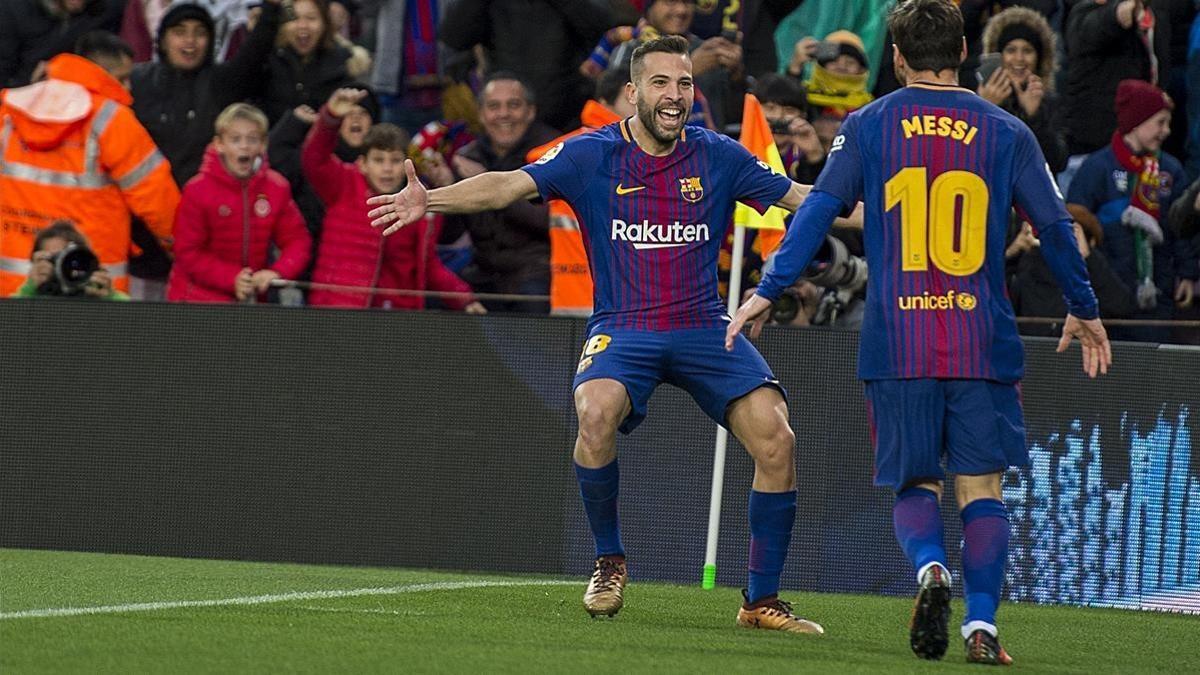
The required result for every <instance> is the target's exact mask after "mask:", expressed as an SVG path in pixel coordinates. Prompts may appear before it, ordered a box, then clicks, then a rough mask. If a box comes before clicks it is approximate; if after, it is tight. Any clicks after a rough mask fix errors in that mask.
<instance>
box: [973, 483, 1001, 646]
mask: <svg viewBox="0 0 1200 675" xmlns="http://www.w3.org/2000/svg"><path fill="white" fill-rule="evenodd" d="M962 523H963V547H962V566H963V595H964V596H965V598H966V601H967V615H966V617H965V618H964V619H963V626H962V636H963V638H964V639H965V638H967V637H970V635H971V633H973V632H975V631H976V630H979V629H983V630H985V631H987V632H988V633H991V635H992V636H993V637H994V636H995V635H996V608H997V607H998V606H999V605H1000V589H1001V587H1002V586H1003V585H1004V564H1005V563H1006V562H1007V560H1008V535H1009V527H1008V509H1007V508H1006V507H1005V505H1004V502H1002V501H1000V500H999V499H977V500H975V501H973V502H971V503H970V504H967V506H966V508H964V509H963V510H962Z"/></svg>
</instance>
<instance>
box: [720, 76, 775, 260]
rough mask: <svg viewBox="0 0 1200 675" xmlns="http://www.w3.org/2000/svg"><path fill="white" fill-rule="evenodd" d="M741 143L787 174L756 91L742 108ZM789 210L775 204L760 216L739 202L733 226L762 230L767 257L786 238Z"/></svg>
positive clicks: (760, 243) (760, 235)
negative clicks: (756, 96) (785, 228)
mask: <svg viewBox="0 0 1200 675" xmlns="http://www.w3.org/2000/svg"><path fill="white" fill-rule="evenodd" d="M738 140H739V142H740V143H741V144H742V145H743V146H745V148H746V149H747V150H749V151H750V154H752V155H754V156H755V157H757V158H758V159H759V160H761V161H763V162H766V163H767V165H768V166H770V167H771V170H772V171H774V172H775V173H778V174H785V175H786V174H787V172H786V171H785V170H784V168H783V158H782V157H780V155H779V148H777V147H775V137H774V136H772V135H771V125H769V124H767V118H766V115H764V114H763V109H762V104H760V103H759V102H758V99H757V98H755V96H754V95H753V94H746V102H745V104H744V106H743V108H742V133H741V138H739V139H738ZM786 217H787V211H784V210H783V209H781V208H779V207H778V206H772V207H771V208H769V209H767V212H766V214H764V215H761V216H760V215H758V212H757V211H755V210H754V209H752V208H750V207H749V206H746V205H745V204H741V203H739V204H738V205H737V207H736V208H735V209H734V212H733V223H734V225H742V226H744V227H748V228H752V229H756V230H762V231H761V232H759V233H758V239H757V242H756V243H757V245H758V248H759V249H760V253H761V254H762V257H763V258H764V259H765V258H766V257H767V256H768V255H770V254H771V252H773V251H774V250H775V249H776V248H777V247H778V246H779V242H781V241H783V233H784V227H783V221H784V219H785V218H786Z"/></svg>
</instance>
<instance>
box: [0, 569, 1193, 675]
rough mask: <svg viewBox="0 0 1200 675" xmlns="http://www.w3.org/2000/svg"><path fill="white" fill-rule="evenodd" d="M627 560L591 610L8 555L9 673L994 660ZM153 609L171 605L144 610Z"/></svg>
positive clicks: (416, 585) (1110, 666) (1083, 646)
mask: <svg viewBox="0 0 1200 675" xmlns="http://www.w3.org/2000/svg"><path fill="white" fill-rule="evenodd" d="M630 564H631V566H630V573H631V575H632V576H633V581H631V583H630V586H629V589H628V591H627V596H626V607H625V609H624V610H623V611H622V612H621V614H620V615H619V616H617V617H616V618H615V619H611V620H609V619H590V618H589V617H588V616H587V615H586V614H585V613H584V611H583V608H582V605H581V604H580V597H581V596H582V593H583V584H584V581H583V579H582V577H581V578H579V579H571V580H555V579H549V578H537V577H528V576H526V577H516V576H502V575H495V574H470V573H447V572H433V571H424V570H410V569H379V568H347V567H321V566H305V565H278V564H263V563H245V562H226V561H215V560H188V559H175V558H150V557H140V556H124V555H101V554H87V553H66V552H52V551H22V550H12V549H0V673H5V674H8V673H36V672H88V673H96V672H112V673H116V672H120V673H127V672H155V673H165V672H171V673H177V672H314V673H317V672H319V673H327V672H355V673H360V672H404V673H421V672H453V673H462V672H466V673H480V674H482V673H497V672H512V673H529V672H563V673H576V672H656V673H675V672H681V673H682V672H686V673H749V672H814V673H830V672H833V673H841V672H887V673H892V672H939V673H940V672H946V673H949V672H977V673H978V672H979V671H980V669H981V668H983V667H982V666H969V665H967V664H965V663H964V662H963V655H962V647H961V642H960V641H952V642H951V648H950V651H949V652H948V653H947V656H946V659H945V660H944V661H942V662H940V663H928V662H921V661H918V660H917V659H916V658H915V657H913V655H912V654H911V652H909V649H908V633H907V628H906V626H907V620H908V613H909V609H910V604H911V603H910V601H909V600H907V599H904V598H884V597H874V596H861V595H839V594H815V593H797V592H791V593H787V592H785V593H784V598H785V599H789V600H792V601H794V603H795V605H796V607H797V608H798V610H799V613H800V614H801V615H803V616H807V617H810V618H812V619H815V620H817V621H820V622H821V623H822V624H824V626H825V629H826V631H827V634H826V635H825V636H824V637H812V636H805V635H781V634H777V633H768V632H760V631H751V630H746V629H741V628H737V627H735V626H734V623H733V622H734V615H735V614H736V611H737V607H738V603H739V601H740V595H739V593H738V590H737V589H734V588H717V589H716V590H711V591H705V590H701V589H700V587H699V584H697V585H695V586H674V585H668V584H659V583H641V582H638V581H637V579H636V574H637V566H636V560H632V559H631V561H630ZM205 601H207V602H205ZM143 603H157V604H150V605H149V608H147V607H143V608H141V609H138V608H136V607H131V605H138V604H143ZM64 608H65V610H64ZM87 608H92V609H91V610H88V611H94V610H95V609H96V608H99V611H96V612H95V613H79V611H77V610H84V609H87ZM39 610H63V611H57V612H49V611H39ZM961 613H962V605H961V603H957V602H956V604H955V606H954V617H955V618H956V619H957V618H960V617H961V616H962V614H961ZM47 614H49V615H47ZM1000 619H1001V631H1002V632H1001V637H1002V639H1003V642H1004V645H1005V647H1006V648H1007V649H1008V651H1009V653H1011V654H1012V655H1013V658H1014V659H1015V660H1016V665H1015V667H1016V668H1017V669H1020V670H1024V671H1033V672H1054V673H1067V672H1075V673H1132V672H1183V671H1189V670H1194V669H1195V667H1196V665H1195V658H1196V656H1195V644H1196V636H1197V635H1200V618H1197V617H1191V616H1180V615H1165V614H1156V613H1147V612H1132V611H1122V610H1099V609H1080V608H1070V607H1040V606H1030V605H1014V604H1005V605H1004V606H1003V607H1002V608H1001V615H1000Z"/></svg>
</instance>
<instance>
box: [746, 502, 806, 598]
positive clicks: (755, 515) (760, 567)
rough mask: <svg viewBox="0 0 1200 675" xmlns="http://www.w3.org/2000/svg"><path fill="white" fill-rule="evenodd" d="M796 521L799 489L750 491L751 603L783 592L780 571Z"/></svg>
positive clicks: (747, 596)
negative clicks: (780, 590) (780, 585)
mask: <svg viewBox="0 0 1200 675" xmlns="http://www.w3.org/2000/svg"><path fill="white" fill-rule="evenodd" d="M795 522H796V491H795V490H790V491H788V492H759V491H757V490H751V491H750V583H749V586H748V588H747V589H746V599H747V600H748V601H749V603H750V604H753V603H755V602H758V601H759V600H761V599H763V598H767V597H770V596H772V595H777V594H778V593H779V575H780V574H782V573H783V561H784V560H785V559H786V558H787V552H788V544H790V543H791V541H792V525H793V524H794V523H795Z"/></svg>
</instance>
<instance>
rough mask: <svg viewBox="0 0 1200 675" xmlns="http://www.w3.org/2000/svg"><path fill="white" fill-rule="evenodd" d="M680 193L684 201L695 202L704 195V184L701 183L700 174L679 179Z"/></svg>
mask: <svg viewBox="0 0 1200 675" xmlns="http://www.w3.org/2000/svg"><path fill="white" fill-rule="evenodd" d="M679 194H680V195H682V196H683V201H685V202H689V203H691V204H695V203H696V202H698V201H700V199H701V198H703V197H704V186H703V185H701V184H700V177H699V176H691V177H689V178H680V179H679Z"/></svg>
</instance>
